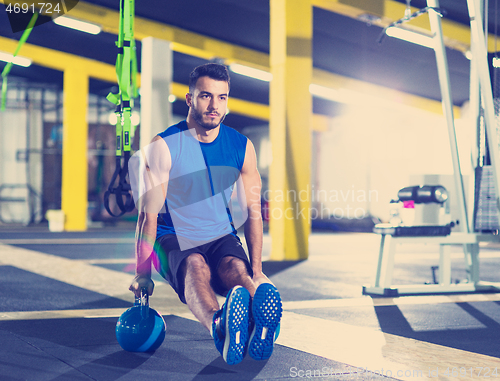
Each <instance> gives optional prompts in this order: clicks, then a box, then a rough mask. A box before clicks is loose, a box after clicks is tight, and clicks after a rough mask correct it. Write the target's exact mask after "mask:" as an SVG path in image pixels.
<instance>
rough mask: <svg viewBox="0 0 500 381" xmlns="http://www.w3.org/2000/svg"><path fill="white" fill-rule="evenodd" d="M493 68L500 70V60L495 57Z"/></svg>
mask: <svg viewBox="0 0 500 381" xmlns="http://www.w3.org/2000/svg"><path fill="white" fill-rule="evenodd" d="M493 67H494V68H499V67H500V58H497V57H493Z"/></svg>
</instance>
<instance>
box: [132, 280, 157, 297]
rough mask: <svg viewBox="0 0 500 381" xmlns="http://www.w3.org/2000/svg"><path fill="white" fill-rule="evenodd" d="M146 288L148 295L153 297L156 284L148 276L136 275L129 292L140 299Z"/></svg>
mask: <svg viewBox="0 0 500 381" xmlns="http://www.w3.org/2000/svg"><path fill="white" fill-rule="evenodd" d="M143 288H146V289H147V290H148V295H150V296H151V295H153V290H154V288H155V284H154V282H153V281H152V280H151V278H150V277H149V276H146V275H136V276H135V278H134V280H133V281H132V284H131V285H130V287H129V290H130V291H132V292H133V293H134V294H135V296H137V297H138V298H140V297H141V290H142V289H143Z"/></svg>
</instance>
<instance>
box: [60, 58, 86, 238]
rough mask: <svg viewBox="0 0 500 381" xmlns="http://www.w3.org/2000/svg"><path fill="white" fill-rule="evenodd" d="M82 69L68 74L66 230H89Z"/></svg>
mask: <svg viewBox="0 0 500 381" xmlns="http://www.w3.org/2000/svg"><path fill="white" fill-rule="evenodd" d="M82 69H83V68H80V67H71V68H67V69H65V70H64V87H63V90H64V98H63V158H62V189H61V207H62V210H63V211H64V215H65V223H64V230H67V231H85V230H87V204H88V200H87V198H88V197H87V187H88V185H87V177H88V163H87V136H88V121H87V109H88V92H89V84H88V83H89V78H88V74H87V73H86V72H85V71H84V70H82Z"/></svg>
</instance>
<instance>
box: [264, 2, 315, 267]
mask: <svg viewBox="0 0 500 381" xmlns="http://www.w3.org/2000/svg"><path fill="white" fill-rule="evenodd" d="M270 15H271V21H270V26H271V28H270V35H271V40H270V67H271V73H272V75H273V80H272V81H271V85H270V100H269V101H270V109H271V110H270V120H269V135H270V140H271V146H272V152H273V161H272V164H271V167H270V172H269V207H270V210H269V212H270V233H271V240H272V246H271V259H273V260H285V259H286V260H299V259H306V258H307V257H308V242H309V232H310V215H311V210H310V196H311V191H312V189H311V187H310V178H311V168H310V166H311V120H312V98H311V95H310V93H309V84H310V83H311V80H312V4H311V0H271V2H270Z"/></svg>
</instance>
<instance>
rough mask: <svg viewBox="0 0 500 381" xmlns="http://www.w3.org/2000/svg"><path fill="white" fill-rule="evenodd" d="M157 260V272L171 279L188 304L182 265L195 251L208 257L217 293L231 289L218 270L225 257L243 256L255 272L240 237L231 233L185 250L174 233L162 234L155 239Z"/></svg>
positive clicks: (183, 300) (213, 285)
mask: <svg viewBox="0 0 500 381" xmlns="http://www.w3.org/2000/svg"><path fill="white" fill-rule="evenodd" d="M154 252H155V253H156V255H155V260H154V261H153V263H154V265H155V268H156V271H158V273H159V274H160V275H161V276H162V277H163V278H165V279H166V280H167V282H168V283H169V284H170V285H171V286H172V288H173V289H174V290H175V292H176V293H177V295H178V296H179V299H180V300H181V301H182V302H183V303H186V299H185V297H184V276H183V274H182V273H181V271H180V270H181V265H182V264H183V262H184V260H185V259H186V258H187V257H188V256H190V255H191V254H194V253H198V254H201V255H202V256H203V258H205V262H207V264H208V266H209V267H210V272H211V274H212V278H211V281H210V283H211V285H212V288H213V290H214V291H215V293H217V294H219V295H222V296H225V295H226V293H227V292H228V291H229V290H228V289H227V287H226V286H224V283H223V282H222V280H221V279H220V277H219V274H218V271H217V269H218V268H219V264H220V261H221V259H222V258H224V257H227V256H232V257H236V258H240V259H241V260H242V261H243V262H244V263H245V264H246V266H247V271H248V274H249V275H250V276H252V275H253V271H252V268H251V266H250V262H249V260H248V256H247V254H246V252H245V250H244V249H243V246H242V245H241V241H240V239H239V238H238V237H237V236H234V235H232V234H228V235H226V236H224V237H222V238H219V239H217V240H215V241H212V242H209V243H206V244H204V245H200V246H197V247H194V248H192V249H187V250H183V251H181V250H180V248H179V243H178V241H177V237H176V236H175V235H174V234H166V235H163V236H161V237H159V238H158V239H157V240H156V242H155V250H154Z"/></svg>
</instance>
